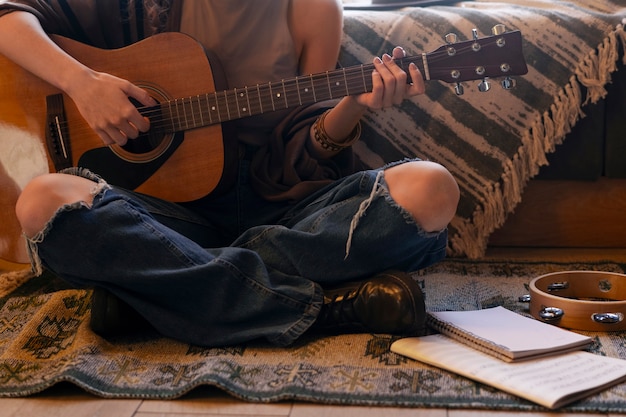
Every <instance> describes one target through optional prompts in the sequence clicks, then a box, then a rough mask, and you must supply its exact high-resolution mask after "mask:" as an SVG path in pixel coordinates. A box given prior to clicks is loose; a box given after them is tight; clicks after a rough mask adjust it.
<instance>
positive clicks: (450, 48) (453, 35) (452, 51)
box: [445, 33, 458, 56]
mask: <svg viewBox="0 0 626 417" xmlns="http://www.w3.org/2000/svg"><path fill="white" fill-rule="evenodd" d="M457 39H458V38H457V36H456V33H448V34H447V35H446V36H445V40H446V42H447V43H448V48H447V51H448V55H449V56H454V55H456V49H455V48H454V47H453V46H451V45H452V44H454V43H456V42H457Z"/></svg>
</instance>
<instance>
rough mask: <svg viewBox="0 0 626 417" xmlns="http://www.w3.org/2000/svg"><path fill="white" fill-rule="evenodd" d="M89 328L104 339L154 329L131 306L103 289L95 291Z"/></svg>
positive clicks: (92, 298)
mask: <svg viewBox="0 0 626 417" xmlns="http://www.w3.org/2000/svg"><path fill="white" fill-rule="evenodd" d="M89 326H90V327H91V330H93V331H94V333H96V334H97V335H99V336H102V337H104V338H113V337H120V336H130V335H136V334H139V333H142V332H145V331H146V330H149V329H150V330H151V329H152V326H151V325H150V324H149V323H148V322H147V321H146V320H145V319H144V318H143V317H142V316H141V315H139V313H137V312H136V311H135V310H134V309H133V308H132V307H131V306H129V305H128V304H126V303H125V302H123V301H122V300H120V299H119V298H118V297H116V296H115V295H113V294H112V293H110V292H109V291H107V290H105V289H102V288H95V289H94V290H93V294H92V296H91V318H90V320H89Z"/></svg>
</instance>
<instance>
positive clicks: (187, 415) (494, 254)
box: [0, 248, 626, 417]
mask: <svg viewBox="0 0 626 417" xmlns="http://www.w3.org/2000/svg"><path fill="white" fill-rule="evenodd" d="M487 257H488V258H490V259H510V260H511V259H535V260H560V261H581V260H613V261H616V262H626V249H624V250H621V249H593V250H587V249H541V250H529V249H506V248H500V249H497V248H492V249H490V250H489V252H488V254H487ZM582 415H583V414H563V413H547V412H546V413H511V412H489V411H484V410H451V409H411V408H387V407H352V406H326V405H317V404H308V403H299V402H297V403H294V402H284V403H277V404H250V403H246V402H243V401H239V400H237V399H235V398H232V397H229V396H228V395H226V394H224V393H222V392H220V391H219V390H217V389H214V388H209V387H204V388H199V389H196V390H194V391H192V392H191V393H189V394H187V395H186V396H184V397H183V398H180V399H177V400H164V401H159V400H116V399H101V398H98V397H96V396H93V395H90V394H88V393H85V392H84V391H82V390H80V389H78V388H76V387H74V386H72V385H70V384H61V385H57V386H56V387H54V388H52V389H50V390H47V391H46V392H44V393H42V394H38V395H35V396H33V397H29V398H1V399H0V417H22V416H23V417H40V416H41V417H44V416H45V417H87V416H92V417H96V416H97V417H205V416H206V417H209V416H211V417H217V416H228V417H243V416H267V417H278V416H282V417H381V416H384V417H404V416H407V417H408V416H419V417H483V416H484V417H501V416H506V417H513V416H519V417H547V416H561V417H566V416H568V417H569V416H571V417H574V416H582ZM600 415H603V416H607V414H585V416H600ZM615 416H616V415H615Z"/></svg>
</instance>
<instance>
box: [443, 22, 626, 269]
mask: <svg viewBox="0 0 626 417" xmlns="http://www.w3.org/2000/svg"><path fill="white" fill-rule="evenodd" d="M620 46H621V48H622V49H626V31H625V30H624V25H623V24H622V25H617V27H616V29H615V30H614V31H613V32H611V33H610V34H609V35H608V36H607V37H606V38H605V39H604V41H603V42H602V43H601V44H600V45H599V46H598V47H597V49H596V50H595V51H593V52H591V53H590V54H589V55H588V56H587V57H585V59H583V61H582V62H581V63H580V65H579V66H578V68H577V69H576V71H575V75H573V76H572V77H571V78H570V81H569V83H568V84H567V85H566V86H565V87H564V88H563V89H562V90H561V91H560V92H559V94H558V95H557V96H556V98H555V100H554V103H553V104H552V106H551V108H550V111H546V112H545V113H544V114H542V115H539V116H538V117H537V120H536V121H535V123H534V124H533V125H532V126H531V128H530V129H529V130H528V131H527V132H526V133H525V134H524V136H523V138H522V145H521V146H520V148H519V150H518V153H517V154H516V155H515V157H514V158H513V159H512V160H511V161H510V162H509V163H508V164H507V166H505V171H504V173H503V175H502V177H501V179H502V181H501V184H495V185H494V188H493V190H491V192H490V195H492V198H491V200H490V201H485V202H484V205H483V206H482V207H480V208H477V209H476V211H475V212H474V215H473V220H472V223H471V224H470V223H464V224H455V225H454V226H455V228H456V229H457V233H456V234H455V236H454V238H453V239H451V240H450V241H451V248H450V252H451V253H450V255H451V256H466V257H468V258H471V259H477V258H480V257H482V256H484V254H485V251H486V249H487V242H488V239H489V235H490V234H491V233H492V232H493V231H494V230H496V229H497V228H499V227H501V226H502V225H503V224H504V222H505V220H506V218H507V216H508V215H509V214H510V213H512V212H513V210H514V209H515V207H516V206H517V204H519V202H520V201H521V199H522V194H523V190H524V188H525V186H526V184H527V183H528V181H529V180H530V179H531V178H532V177H533V176H535V175H537V173H538V172H539V168H540V167H541V166H543V165H547V163H548V161H547V159H546V154H547V153H551V152H554V150H555V148H556V146H557V145H559V144H561V143H563V139H564V138H565V136H566V135H567V133H569V132H570V131H571V129H572V127H573V126H574V125H575V124H576V123H577V122H578V120H579V119H581V118H582V117H584V116H585V114H584V112H583V107H584V106H586V105H587V104H590V103H596V102H597V101H598V100H600V99H602V98H604V97H605V96H606V95H607V90H606V88H605V87H606V85H607V84H608V83H610V82H611V74H612V73H613V72H615V71H617V69H618V65H617V64H618V61H619V55H620ZM622 62H623V63H624V64H626V54H624V56H623V58H622ZM585 94H586V95H585ZM583 95H585V97H583Z"/></svg>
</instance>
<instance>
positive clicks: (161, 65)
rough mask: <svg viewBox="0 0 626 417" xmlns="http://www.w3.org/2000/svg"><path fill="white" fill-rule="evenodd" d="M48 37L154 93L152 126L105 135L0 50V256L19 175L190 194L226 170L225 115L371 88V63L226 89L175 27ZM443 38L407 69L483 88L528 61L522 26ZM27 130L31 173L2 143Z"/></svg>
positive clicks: (19, 139) (16, 253)
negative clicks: (111, 138)
mask: <svg viewBox="0 0 626 417" xmlns="http://www.w3.org/2000/svg"><path fill="white" fill-rule="evenodd" d="M53 39H54V41H55V42H56V43H57V44H58V45H59V46H61V48H63V49H64V50H65V51H67V52H68V53H69V54H70V55H72V56H73V57H75V58H76V59H78V60H79V61H81V62H83V63H84V64H86V65H87V66H89V67H91V68H93V69H95V70H98V71H103V72H107V73H110V74H114V75H116V76H118V77H121V78H124V79H127V80H130V81H132V82H133V83H135V84H136V85H138V86H140V87H142V88H144V89H146V90H147V91H148V92H150V94H151V95H152V96H153V97H154V98H155V99H156V101H157V102H158V105H156V106H154V107H149V108H145V107H138V109H139V111H140V112H141V113H142V114H143V115H145V116H146V117H148V118H149V119H150V122H151V129H150V131H149V132H146V133H145V134H142V135H140V136H139V138H137V139H134V140H130V141H128V144H127V145H124V146H119V145H112V146H105V145H103V143H102V142H101V140H100V138H99V137H98V136H97V135H96V134H95V132H93V131H92V130H91V128H90V127H89V126H88V125H87V123H86V122H85V121H84V119H83V118H82V116H81V115H80V113H79V112H78V110H77V108H76V107H75V106H74V104H73V102H72V101H71V99H69V98H68V97H67V96H65V95H64V94H63V93H62V92H61V91H59V90H57V89H56V88H54V87H52V86H51V85H49V84H47V83H46V82H44V81H42V80H41V79H39V78H37V77H35V76H33V75H32V74H31V73H29V72H27V71H25V70H23V69H22V68H21V67H19V66H17V65H15V64H14V63H13V62H12V61H10V60H8V59H7V58H5V57H4V56H2V55H0V143H2V144H3V145H2V147H0V151H2V152H4V153H5V155H4V156H3V157H0V186H1V187H2V188H1V189H0V210H1V212H2V216H3V219H2V223H1V224H0V258H3V259H7V260H11V261H16V262H26V257H25V253H24V250H23V248H21V246H22V244H21V243H17V241H18V236H19V235H20V230H19V226H18V225H17V221H16V219H15V218H14V214H13V209H14V205H15V201H16V199H17V196H18V195H19V193H20V191H21V188H22V187H23V185H24V182H25V181H24V176H26V177H28V176H29V175H30V177H33V176H35V175H38V174H40V173H42V171H44V172H56V171H58V170H60V169H63V168H66V167H70V166H82V167H86V168H89V169H91V170H92V171H94V172H97V173H98V174H99V175H101V176H102V177H104V178H105V179H106V180H107V181H108V182H109V183H111V184H115V185H119V186H122V187H125V188H128V189H132V190H136V191H139V192H143V193H146V194H150V195H153V196H157V197H160V198H163V199H166V200H169V201H177V202H183V201H192V200H195V199H198V198H201V197H203V196H206V195H208V194H210V193H211V192H213V191H214V190H215V188H216V187H217V186H218V184H219V182H220V180H221V178H222V176H223V172H224V166H225V158H224V150H225V146H224V142H223V140H222V124H223V123H225V122H228V121H231V120H235V119H239V118H243V117H247V116H252V115H258V114H261V113H265V112H270V111H277V110H283V109H288V108H291V107H296V106H302V105H307V104H312V103H315V102H320V101H325V100H329V99H335V98H340V97H344V96H347V95H354V94H361V93H365V92H369V91H371V89H372V80H371V73H372V70H373V69H374V66H373V64H363V65H358V66H353V67H348V68H339V69H336V70H333V71H328V72H325V73H320V74H312V75H302V76H298V77H294V78H291V79H283V80H275V81H272V82H268V83H266V84H259V85H253V86H242V87H240V88H232V89H224V87H223V84H221V83H222V81H223V79H222V78H221V77H219V76H218V75H217V74H218V73H219V72H218V71H216V68H217V67H216V66H217V65H218V62H217V60H216V59H215V58H213V57H211V56H210V55H209V54H207V51H205V50H204V49H203V48H202V46H201V45H200V44H199V43H198V42H196V41H195V40H194V39H192V38H190V37H189V36H186V35H184V34H181V33H163V34H159V35H155V36H152V37H150V38H147V39H145V40H142V41H140V42H138V43H135V44H132V45H130V46H128V47H124V48H120V49H114V50H103V49H99V48H94V47H91V46H88V45H85V44H82V43H79V42H76V41H73V40H70V39H67V38H63V37H59V36H54V37H53ZM446 39H447V40H448V43H447V44H444V45H442V46H441V47H440V48H438V49H436V50H434V51H432V52H429V53H423V54H421V55H417V56H413V57H406V58H403V59H400V60H397V62H398V64H399V65H400V66H401V67H403V68H404V69H405V70H407V72H408V65H409V64H410V63H411V62H414V63H415V64H417V66H418V67H419V68H420V70H421V72H422V74H423V76H424V78H425V80H441V81H444V82H448V83H453V84H455V89H456V91H457V93H459V94H460V93H461V92H462V86H461V82H464V81H468V80H482V82H481V87H480V89H481V90H487V89H488V85H489V84H488V81H487V80H488V79H489V78H491V77H502V78H504V80H503V81H502V83H503V86H504V87H505V88H510V87H511V86H512V82H511V79H510V78H509V77H511V76H514V75H521V74H525V73H526V72H527V67H526V63H525V61H524V58H523V55H522V38H521V34H520V32H519V31H511V32H505V31H504V29H503V27H502V26H501V25H498V26H496V28H494V34H493V35H492V36H488V37H483V38H479V37H478V36H477V34H476V31H474V34H473V38H472V39H470V40H466V41H461V42H456V40H455V39H454V38H453V37H451V36H448V37H446ZM94 100H97V97H94ZM28 141H30V142H37V143H31V144H30V145H29V146H32V147H33V149H34V151H28V152H27V153H28V154H29V157H35V159H36V160H39V161H44V163H43V165H44V166H43V167H33V172H32V174H28V173H26V174H24V173H23V172H21V173H20V174H19V175H20V176H21V179H20V180H19V181H18V180H15V174H12V173H11V171H12V169H9V167H8V166H9V165H12V164H13V161H10V160H9V159H10V158H11V157H10V156H7V155H9V154H10V153H11V151H12V150H11V149H10V147H11V145H10V144H11V143H16V144H17V145H16V146H18V147H20V146H22V145H24V144H25V143H27V142H28ZM20 149H21V148H20ZM38 153H40V154H41V155H40V156H37V154H38ZM16 154H18V152H16ZM37 158H38V159H37ZM3 164H4V165H5V166H3ZM31 165H34V164H31ZM45 165H47V166H45ZM27 179H28V178H27Z"/></svg>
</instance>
